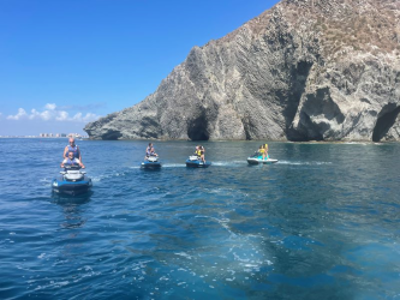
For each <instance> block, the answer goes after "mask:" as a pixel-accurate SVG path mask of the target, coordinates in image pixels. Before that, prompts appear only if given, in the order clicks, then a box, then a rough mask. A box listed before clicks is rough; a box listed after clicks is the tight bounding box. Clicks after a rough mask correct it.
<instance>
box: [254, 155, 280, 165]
mask: <svg viewBox="0 0 400 300" xmlns="http://www.w3.org/2000/svg"><path fill="white" fill-rule="evenodd" d="M247 162H248V163H249V164H250V165H258V164H273V163H276V162H278V160H277V159H274V158H268V159H266V160H263V159H262V156H259V157H254V156H251V157H248V158H247Z"/></svg>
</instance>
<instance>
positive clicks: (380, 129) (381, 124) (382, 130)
mask: <svg viewBox="0 0 400 300" xmlns="http://www.w3.org/2000/svg"><path fill="white" fill-rule="evenodd" d="M399 113H400V106H399V107H396V104H394V103H389V104H388V105H386V106H385V107H383V108H382V111H381V112H380V113H379V115H378V120H377V121H376V125H375V128H374V131H373V134H372V141H374V142H379V141H380V140H381V139H382V138H383V137H384V136H385V135H386V134H387V133H388V131H389V129H390V128H391V127H392V126H393V125H394V123H395V121H396V119H397V116H398V115H399Z"/></svg>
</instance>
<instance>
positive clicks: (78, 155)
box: [63, 137, 82, 161]
mask: <svg viewBox="0 0 400 300" xmlns="http://www.w3.org/2000/svg"><path fill="white" fill-rule="evenodd" d="M69 152H72V153H73V154H74V158H77V159H79V160H80V161H82V155H81V151H80V150H79V147H78V145H76V144H75V139H74V138H73V137H70V138H69V145H67V146H65V149H64V155H63V157H64V158H67V154H69Z"/></svg>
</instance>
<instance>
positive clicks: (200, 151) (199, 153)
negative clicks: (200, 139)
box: [194, 145, 206, 163]
mask: <svg viewBox="0 0 400 300" xmlns="http://www.w3.org/2000/svg"><path fill="white" fill-rule="evenodd" d="M205 151H206V150H205V149H204V147H203V146H201V145H198V146H196V151H195V152H194V153H195V155H197V157H198V158H200V159H201V160H202V161H203V163H206V159H205V158H204V152H205Z"/></svg>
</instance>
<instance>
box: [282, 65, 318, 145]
mask: <svg viewBox="0 0 400 300" xmlns="http://www.w3.org/2000/svg"><path fill="white" fill-rule="evenodd" d="M311 67H312V63H311V62H307V61H300V62H299V63H298V64H297V67H296V68H294V69H293V71H292V74H291V78H292V81H291V89H290V91H291V92H290V94H289V98H288V99H287V104H286V108H285V109H284V116H285V125H286V138H287V139H288V140H298V139H300V140H302V139H303V138H301V137H300V136H299V135H297V134H296V132H295V131H293V128H292V127H291V124H292V122H293V119H294V117H295V115H296V112H297V109H298V107H299V103H300V99H301V96H302V95H303V93H304V90H305V87H306V82H307V78H308V75H309V73H310V69H311Z"/></svg>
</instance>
